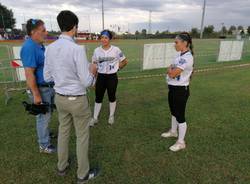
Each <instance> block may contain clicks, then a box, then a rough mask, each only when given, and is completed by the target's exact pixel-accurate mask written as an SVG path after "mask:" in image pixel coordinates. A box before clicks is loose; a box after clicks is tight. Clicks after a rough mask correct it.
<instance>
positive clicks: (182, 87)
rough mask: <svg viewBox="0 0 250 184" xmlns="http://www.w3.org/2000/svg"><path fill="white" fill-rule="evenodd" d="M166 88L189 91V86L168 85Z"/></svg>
mask: <svg viewBox="0 0 250 184" xmlns="http://www.w3.org/2000/svg"><path fill="white" fill-rule="evenodd" d="M168 88H169V89H176V90H178V89H185V90H188V89H189V86H174V85H168Z"/></svg>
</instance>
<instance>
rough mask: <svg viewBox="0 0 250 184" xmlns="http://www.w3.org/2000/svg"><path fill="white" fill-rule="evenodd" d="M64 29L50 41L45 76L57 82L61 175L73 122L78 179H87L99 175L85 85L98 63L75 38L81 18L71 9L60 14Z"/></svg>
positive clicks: (66, 161)
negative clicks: (92, 162)
mask: <svg viewBox="0 0 250 184" xmlns="http://www.w3.org/2000/svg"><path fill="white" fill-rule="evenodd" d="M57 22H58V25H59V27H60V29H61V31H62V34H61V35H60V37H59V39H58V40H57V41H55V42H54V43H52V44H50V45H49V46H48V48H47V50H46V53H45V67H44V79H45V81H48V82H49V81H54V82H55V87H54V89H55V92H56V97H55V103H56V106H57V110H58V117H59V122H60V124H59V135H58V164H57V169H58V175H60V176H63V175H65V174H66V171H67V169H68V167H69V162H68V155H69V150H68V142H69V138H70V129H71V126H72V125H73V126H74V128H75V132H76V141H77V142H76V154H77V163H78V170H77V183H79V184H80V183H85V182H87V181H88V180H89V179H92V178H94V177H96V176H97V174H98V172H99V171H98V170H97V169H90V167H89V159H88V147H89V124H88V122H89V120H90V117H91V111H90V107H89V103H88V99H87V96H86V93H87V91H86V88H87V87H89V86H90V85H92V83H93V81H94V78H95V75H96V72H97V66H96V65H95V64H90V63H89V62H88V60H87V57H86V53H85V51H84V49H83V47H82V46H79V45H77V44H76V43H75V41H74V36H75V35H76V34H77V27H78V18H77V16H76V15H75V14H74V13H73V12H71V11H62V12H60V13H59V15H58V16H57Z"/></svg>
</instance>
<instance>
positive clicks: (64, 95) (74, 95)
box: [56, 93, 86, 97]
mask: <svg viewBox="0 0 250 184" xmlns="http://www.w3.org/2000/svg"><path fill="white" fill-rule="evenodd" d="M56 94H57V95H59V96H63V97H81V96H86V95H85V94H84V95H63V94H60V93H56Z"/></svg>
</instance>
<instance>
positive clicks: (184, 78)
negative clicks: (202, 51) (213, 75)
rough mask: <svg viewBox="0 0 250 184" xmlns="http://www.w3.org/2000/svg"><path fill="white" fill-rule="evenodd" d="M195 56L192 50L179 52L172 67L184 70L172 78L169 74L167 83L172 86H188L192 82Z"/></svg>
mask: <svg viewBox="0 0 250 184" xmlns="http://www.w3.org/2000/svg"><path fill="white" fill-rule="evenodd" d="M193 64H194V58H193V55H192V54H191V52H190V51H188V52H186V53H184V54H181V53H178V54H177V56H176V58H175V59H174V61H173V63H172V65H171V66H170V67H172V68H180V69H181V70H182V72H181V74H180V75H179V76H177V77H175V78H171V77H169V76H168V75H167V78H166V79H167V83H168V85H172V86H188V85H189V82H190V77H191V75H192V72H193Z"/></svg>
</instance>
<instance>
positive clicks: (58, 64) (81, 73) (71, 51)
mask: <svg viewBox="0 0 250 184" xmlns="http://www.w3.org/2000/svg"><path fill="white" fill-rule="evenodd" d="M43 74H44V80H45V81H46V82H50V81H54V82H55V87H54V89H55V91H56V93H59V94H62V95H69V96H70V95H72V96H73V95H85V94H86V88H87V87H89V86H90V85H92V83H93V80H94V76H93V75H92V74H91V73H90V72H89V62H88V60H87V56H86V52H85V50H84V49H83V47H82V46H80V45H77V44H76V43H75V41H74V39H73V38H72V37H70V36H67V35H60V37H59V39H58V40H56V41H55V42H53V43H52V44H50V45H49V46H48V47H47V49H46V52H45V63H44V73H43Z"/></svg>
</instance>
